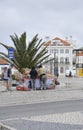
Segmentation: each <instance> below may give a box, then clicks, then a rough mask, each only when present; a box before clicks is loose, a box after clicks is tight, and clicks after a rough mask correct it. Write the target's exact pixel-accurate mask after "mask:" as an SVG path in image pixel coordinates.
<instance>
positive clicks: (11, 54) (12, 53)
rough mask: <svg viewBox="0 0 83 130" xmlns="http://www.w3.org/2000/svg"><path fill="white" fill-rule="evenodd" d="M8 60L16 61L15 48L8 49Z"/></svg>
mask: <svg viewBox="0 0 83 130" xmlns="http://www.w3.org/2000/svg"><path fill="white" fill-rule="evenodd" d="M8 58H9V59H14V49H13V48H8Z"/></svg>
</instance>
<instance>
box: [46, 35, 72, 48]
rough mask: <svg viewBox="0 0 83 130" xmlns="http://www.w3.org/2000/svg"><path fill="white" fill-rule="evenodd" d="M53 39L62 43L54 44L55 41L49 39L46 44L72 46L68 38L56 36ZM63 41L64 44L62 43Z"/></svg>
mask: <svg viewBox="0 0 83 130" xmlns="http://www.w3.org/2000/svg"><path fill="white" fill-rule="evenodd" d="M52 40H55V41H60V43H58V44H53V43H51V40H49V41H48V42H45V44H44V45H45V46H56V45H57V46H70V45H71V44H70V43H69V42H67V41H66V40H62V39H61V38H58V37H56V38H54V39H52ZM61 43H62V44H61Z"/></svg>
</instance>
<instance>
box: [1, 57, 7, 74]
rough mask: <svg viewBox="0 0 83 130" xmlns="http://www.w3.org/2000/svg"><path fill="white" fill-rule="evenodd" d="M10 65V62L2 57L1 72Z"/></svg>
mask: <svg viewBox="0 0 83 130" xmlns="http://www.w3.org/2000/svg"><path fill="white" fill-rule="evenodd" d="M8 66H9V63H8V62H7V61H6V60H5V59H3V58H2V57H0V74H1V73H2V69H3V68H4V67H8Z"/></svg>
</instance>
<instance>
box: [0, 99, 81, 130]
mask: <svg viewBox="0 0 83 130" xmlns="http://www.w3.org/2000/svg"><path fill="white" fill-rule="evenodd" d="M78 111H81V112H82V111H83V100H70V101H56V102H47V103H37V104H25V105H16V106H5V107H0V122H2V123H5V124H6V125H9V126H12V127H15V128H16V129H18V130H21V129H22V130H28V126H29V128H31V129H30V130H33V126H34V123H32V127H31V126H30V124H31V122H33V121H32V120H30V121H29V120H28V119H30V118H31V117H36V116H45V115H50V114H51V115H54V114H55V115H56V114H63V113H71V112H78ZM26 118H27V123H25V124H26V126H27V129H26V127H25V125H24V122H26ZM17 122H18V125H17ZM35 123H36V124H37V123H38V122H35ZM20 124H21V125H20ZM22 124H23V125H22ZM39 124H40V122H39ZM46 124H47V123H45V122H44V126H41V127H43V128H44V129H45V130H50V129H49V128H50V127H49V128H48V127H46ZM53 125H54V124H53ZM38 126H39V125H38V124H37V126H36V125H35V127H34V129H35V130H38V128H37V127H38ZM56 127H57V126H56ZM75 127H76V126H75ZM82 127H83V126H82ZM51 129H52V130H55V128H54V126H52V127H51ZM66 129H67V130H71V129H68V128H66ZM41 130H42V129H41ZM57 130H61V129H57ZM62 130H65V127H63V129H62ZM72 130H74V127H73V129H72ZM76 130H77V129H76ZM79 130H81V129H79Z"/></svg>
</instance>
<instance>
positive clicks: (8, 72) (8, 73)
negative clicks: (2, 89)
mask: <svg viewBox="0 0 83 130" xmlns="http://www.w3.org/2000/svg"><path fill="white" fill-rule="evenodd" d="M10 75H11V69H8V70H7V77H10Z"/></svg>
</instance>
